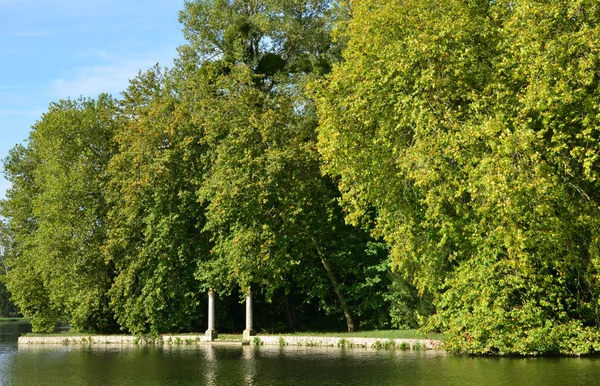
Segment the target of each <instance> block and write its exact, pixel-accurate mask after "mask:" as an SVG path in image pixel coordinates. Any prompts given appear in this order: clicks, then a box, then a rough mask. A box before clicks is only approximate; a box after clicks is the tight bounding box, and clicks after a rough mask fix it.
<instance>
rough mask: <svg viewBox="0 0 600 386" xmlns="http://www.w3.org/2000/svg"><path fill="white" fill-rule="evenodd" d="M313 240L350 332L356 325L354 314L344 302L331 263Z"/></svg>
mask: <svg viewBox="0 0 600 386" xmlns="http://www.w3.org/2000/svg"><path fill="white" fill-rule="evenodd" d="M313 242H314V243H315V249H316V250H317V253H318V254H319V258H320V259H321V263H323V267H325V271H326V272H327V276H329V280H331V283H332V284H333V290H334V291H335V294H336V295H337V297H338V300H339V301H340V305H341V306H342V311H343V313H344V317H345V318H346V324H347V325H348V332H352V331H354V330H355V327H354V326H355V325H356V323H355V322H354V316H353V315H352V311H350V307H349V306H348V303H346V297H345V296H344V294H343V293H342V291H341V283H340V280H339V279H338V278H337V276H336V275H335V272H333V269H332V268H331V264H330V263H329V261H327V259H326V258H325V255H323V254H322V253H321V251H320V250H319V247H318V246H317V243H316V242H315V241H314V240H313Z"/></svg>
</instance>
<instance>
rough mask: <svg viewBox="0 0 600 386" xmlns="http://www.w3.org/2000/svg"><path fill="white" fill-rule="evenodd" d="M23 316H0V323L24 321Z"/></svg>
mask: <svg viewBox="0 0 600 386" xmlns="http://www.w3.org/2000/svg"><path fill="white" fill-rule="evenodd" d="M26 321H27V320H26V319H25V318H2V317H0V323H2V322H26Z"/></svg>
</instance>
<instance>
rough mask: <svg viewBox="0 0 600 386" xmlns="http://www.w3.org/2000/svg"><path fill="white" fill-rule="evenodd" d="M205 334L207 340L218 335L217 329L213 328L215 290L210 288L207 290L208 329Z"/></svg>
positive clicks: (211, 339)
mask: <svg viewBox="0 0 600 386" xmlns="http://www.w3.org/2000/svg"><path fill="white" fill-rule="evenodd" d="M205 335H206V337H207V338H208V340H209V341H213V340H215V339H217V337H218V334H217V330H215V291H214V290H213V289H212V288H211V289H210V290H209V291H208V330H206V333H205Z"/></svg>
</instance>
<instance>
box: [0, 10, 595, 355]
mask: <svg viewBox="0 0 600 386" xmlns="http://www.w3.org/2000/svg"><path fill="white" fill-rule="evenodd" d="M180 21H181V22H182V25H183V33H184V36H185V37H186V39H187V44H185V45H183V46H182V47H180V48H179V50H178V57H177V58H176V59H175V61H174V64H173V66H172V67H171V68H168V69H165V68H161V67H159V66H155V67H153V68H150V69H147V70H145V71H143V72H140V74H139V75H138V76H137V77H136V78H134V79H132V80H131V81H130V84H129V86H128V87H127V89H126V90H124V92H123V94H122V96H121V97H120V98H113V97H111V96H108V95H101V96H99V97H98V98H97V99H86V98H80V99H78V100H66V101H64V100H63V101H59V102H56V103H53V104H52V105H51V106H50V108H49V110H48V112H47V113H45V114H44V115H43V116H42V117H41V119H40V120H39V121H38V122H37V123H36V124H35V125H34V126H33V127H32V131H31V135H30V138H29V140H28V141H27V143H26V144H25V145H18V146H17V147H15V148H14V149H13V150H12V151H11V153H10V155H9V157H8V158H7V159H6V160H5V163H4V172H5V175H6V176H7V178H8V179H9V180H10V181H11V182H12V188H11V189H10V190H9V191H8V193H7V199H6V200H4V201H2V204H1V206H0V215H1V216H2V218H3V219H4V220H3V223H2V227H0V231H1V233H2V237H1V238H0V239H1V240H2V244H3V247H2V250H1V251H2V255H3V261H4V263H5V266H6V267H7V272H6V284H7V287H8V289H9V290H10V292H11V293H12V299H13V301H14V302H15V303H16V304H17V305H18V306H19V307H20V310H21V312H22V313H23V315H24V316H26V317H27V318H28V319H29V320H31V322H32V324H33V327H34V330H36V331H48V330H51V329H52V328H53V326H54V322H55V321H56V320H58V319H62V318H66V319H68V320H69V321H70V323H71V324H72V325H73V326H75V327H76V328H78V329H82V330H86V331H87V330H93V331H102V332H105V331H112V332H115V331H125V332H130V333H133V334H158V333H163V332H180V331H198V330H201V328H202V327H204V326H205V324H204V323H205V319H206V317H205V313H206V310H205V302H206V300H205V299H206V293H207V291H208V289H209V288H215V289H216V291H217V293H218V294H219V299H218V302H219V307H217V310H218V311H217V325H218V326H221V327H219V328H221V329H224V330H228V331H241V329H242V327H241V326H240V324H241V320H242V317H243V316H242V314H241V312H242V307H241V306H240V304H239V299H241V298H243V295H244V293H245V291H247V290H248V289H249V288H252V290H253V292H254V294H255V297H256V301H257V304H256V311H255V315H256V318H257V320H256V322H255V324H256V325H257V327H263V328H266V329H278V330H281V331H283V330H286V329H287V330H290V331H294V330H297V329H298V328H301V329H306V330H331V329H332V328H339V327H340V322H343V323H344V324H345V326H346V328H347V329H348V331H353V330H358V329H375V328H376V329H389V328H415V327H418V326H420V327H422V329H423V330H424V331H431V332H441V333H443V334H444V336H445V341H446V348H447V349H450V350H455V351H458V352H466V353H483V354H515V353H517V354H526V355H532V354H533V355H535V354H539V353H563V354H586V353H592V352H597V351H600V330H599V326H600V312H599V307H600V303H599V295H600V252H599V251H600V249H599V248H598V245H599V242H600V216H599V215H600V211H599V209H600V208H599V203H600V196H599V194H600V193H599V192H600V179H599V177H600V168H599V162H600V141H599V140H600V138H599V137H600V122H599V121H600V88H599V86H600V74H599V73H598V68H600V54H599V52H600V51H599V47H598V43H597V42H599V41H600V24H599V22H600V8H599V7H598V6H597V4H596V3H595V2H593V1H589V0H579V1H575V2H560V1H554V0H549V1H539V0H519V1H503V0H500V1H493V2H491V1H487V0H476V1H462V0H444V1H441V2H440V1H436V2H431V1H402V2H400V1H382V0H361V1H350V2H336V1H333V0H277V1H262V0H253V1H246V0H232V1H228V0H194V1H188V2H186V3H185V6H184V9H183V10H182V11H181V14H180Z"/></svg>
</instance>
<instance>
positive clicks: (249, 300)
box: [243, 289, 256, 340]
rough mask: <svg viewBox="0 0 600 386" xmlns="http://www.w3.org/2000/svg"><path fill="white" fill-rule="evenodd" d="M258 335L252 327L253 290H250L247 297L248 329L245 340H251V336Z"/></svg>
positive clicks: (245, 331) (245, 332) (244, 335)
mask: <svg viewBox="0 0 600 386" xmlns="http://www.w3.org/2000/svg"><path fill="white" fill-rule="evenodd" d="M254 335H256V332H254V329H253V326H252V290H250V289H249V290H248V295H246V329H245V330H244V334H243V339H244V340H250V337H251V336H254Z"/></svg>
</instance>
